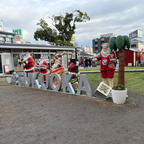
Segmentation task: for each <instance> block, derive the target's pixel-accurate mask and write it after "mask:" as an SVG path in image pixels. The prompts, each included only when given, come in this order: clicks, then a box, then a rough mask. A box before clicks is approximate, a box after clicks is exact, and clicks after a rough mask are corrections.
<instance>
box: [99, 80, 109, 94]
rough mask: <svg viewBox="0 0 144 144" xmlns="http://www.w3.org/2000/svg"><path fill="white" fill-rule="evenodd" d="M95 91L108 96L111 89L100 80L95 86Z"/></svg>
mask: <svg viewBox="0 0 144 144" xmlns="http://www.w3.org/2000/svg"><path fill="white" fill-rule="evenodd" d="M97 91H99V92H100V93H102V94H103V95H105V96H108V94H109V93H110V91H111V87H110V86H108V85H107V84H105V83H104V82H101V83H100V84H99V86H98V88H97Z"/></svg>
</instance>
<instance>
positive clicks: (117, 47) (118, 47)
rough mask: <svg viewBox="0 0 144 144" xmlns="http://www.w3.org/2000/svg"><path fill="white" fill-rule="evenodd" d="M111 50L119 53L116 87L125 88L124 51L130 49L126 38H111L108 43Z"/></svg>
mask: <svg viewBox="0 0 144 144" xmlns="http://www.w3.org/2000/svg"><path fill="white" fill-rule="evenodd" d="M109 46H110V49H111V50H114V51H119V72H118V83H117V85H118V86H123V87H125V79H124V67H125V53H124V49H126V48H127V49H129V48H130V40H129V37H128V36H121V35H119V36H117V37H112V38H111V39H110V41H109Z"/></svg>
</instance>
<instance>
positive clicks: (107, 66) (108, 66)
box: [96, 52, 115, 78]
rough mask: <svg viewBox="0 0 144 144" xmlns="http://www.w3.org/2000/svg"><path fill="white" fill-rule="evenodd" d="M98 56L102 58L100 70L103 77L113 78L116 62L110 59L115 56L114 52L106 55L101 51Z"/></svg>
mask: <svg viewBox="0 0 144 144" xmlns="http://www.w3.org/2000/svg"><path fill="white" fill-rule="evenodd" d="M96 58H97V59H98V60H100V71H101V77H102V78H113V77H114V71H115V66H114V63H113V62H111V61H110V59H112V58H115V55H114V52H110V53H109V54H108V55H106V56H104V55H103V54H102V52H100V53H99V54H98V55H97V56H96Z"/></svg>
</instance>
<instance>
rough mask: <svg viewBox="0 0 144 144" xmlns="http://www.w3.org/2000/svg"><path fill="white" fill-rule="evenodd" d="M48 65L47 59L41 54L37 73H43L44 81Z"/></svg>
mask: <svg viewBox="0 0 144 144" xmlns="http://www.w3.org/2000/svg"><path fill="white" fill-rule="evenodd" d="M48 69H49V65H48V63H47V61H46V60H45V58H44V56H41V58H40V62H39V73H41V74H43V75H44V76H43V79H44V82H46V75H45V74H47V73H48Z"/></svg>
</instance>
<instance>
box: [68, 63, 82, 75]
mask: <svg viewBox="0 0 144 144" xmlns="http://www.w3.org/2000/svg"><path fill="white" fill-rule="evenodd" d="M80 65H81V61H80V60H78V61H77V62H76V64H75V63H74V62H72V61H69V63H68V71H69V73H71V74H73V78H76V74H77V73H76V66H78V67H79V66H80Z"/></svg>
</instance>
